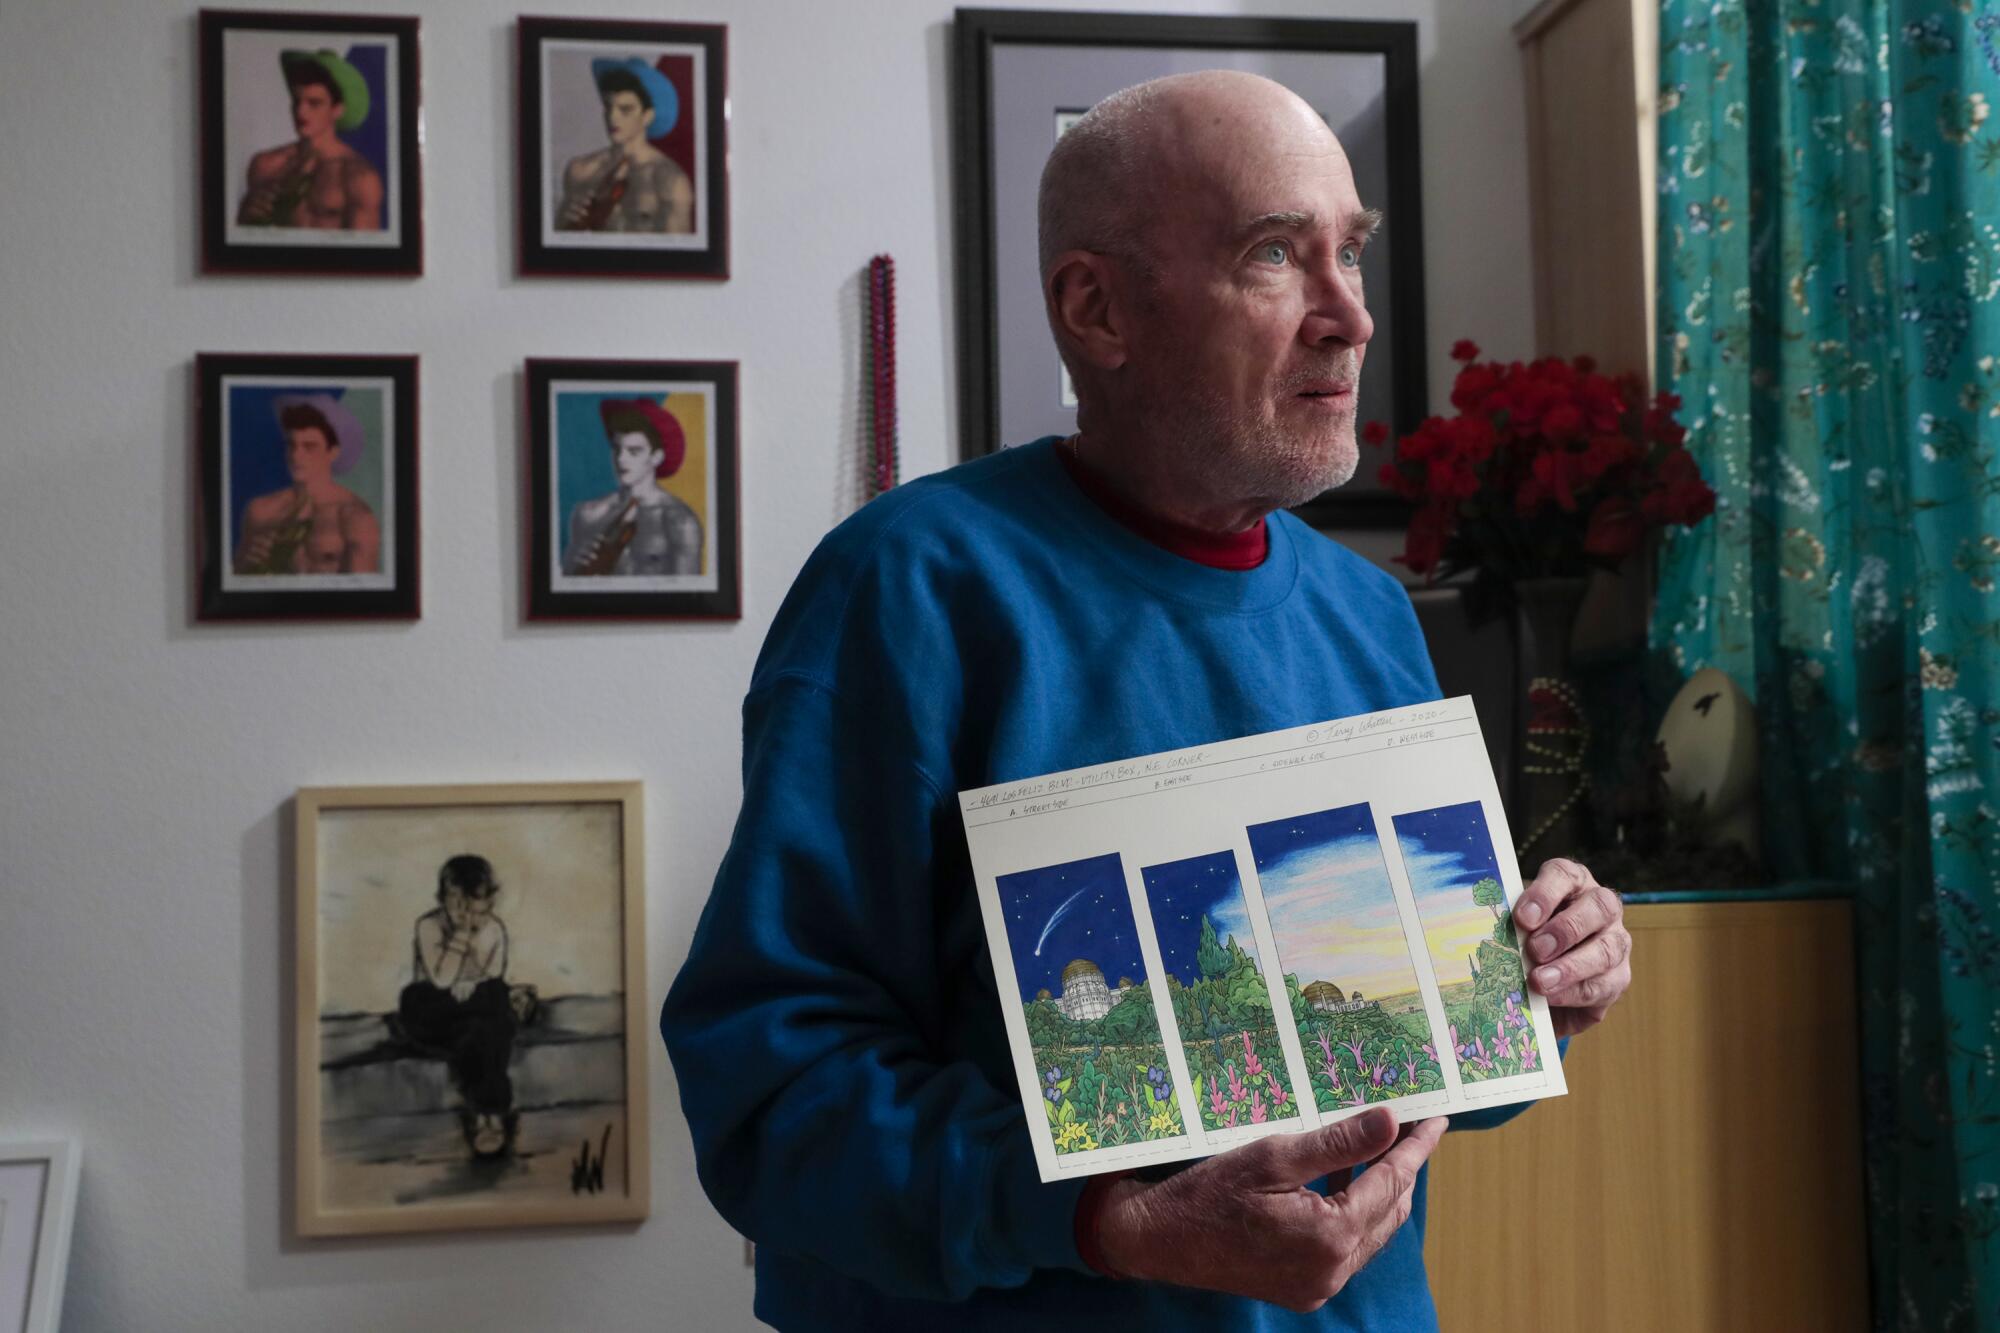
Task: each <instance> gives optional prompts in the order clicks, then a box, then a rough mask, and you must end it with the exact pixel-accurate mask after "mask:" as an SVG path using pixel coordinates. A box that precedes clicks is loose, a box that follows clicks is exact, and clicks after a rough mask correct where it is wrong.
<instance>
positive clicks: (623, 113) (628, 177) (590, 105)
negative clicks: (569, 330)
mask: <svg viewBox="0 0 2000 1333" xmlns="http://www.w3.org/2000/svg"><path fill="white" fill-rule="evenodd" d="M726 37H727V29H726V28H724V27H723V26H722V25H720V24H708V23H656V22H650V21H638V20H617V21H609V20H595V19H553V18H523V19H521V20H520V26H519V29H518V45H519V60H520V88H521V105H520V122H519V133H520V150H521V168H520V181H519V185H520V198H519V210H520V213H519V227H520V242H521V251H520V265H521V271H522V272H523V273H524V274H563V273H572V274H615V275H624V276H653V277H697V278H722V277H727V276H728V274H729V247H728V231H729V226H728V207H727V183H728V151H727V146H726V140H725V135H724V130H725V121H726V117H727V108H728V94H727V91H726V88H725V86H724V85H725V79H726V74H727V71H726V68H725V65H726V61H725V58H724V47H725V42H726Z"/></svg>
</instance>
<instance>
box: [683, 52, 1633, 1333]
mask: <svg viewBox="0 0 2000 1333" xmlns="http://www.w3.org/2000/svg"><path fill="white" fill-rule="evenodd" d="M1374 221H1375V218H1374V216H1373V215H1371V214H1370V213H1369V212H1367V211H1366V210H1365V209H1363V207H1362V205H1361V201H1360V200H1359V199H1358V198H1357V197H1356V195H1355V189H1354V182H1353V178H1352V175H1351V173H1350V171H1349V169H1348V164H1347V160H1346V157H1345V155H1344V154H1343V152H1342V151H1341V148H1340V145H1339V144H1338V143H1337V142H1336V141H1335V139H1334V138H1333V136H1332V134H1331V132H1330V131H1329V130H1328V129H1327V127H1326V126H1325V124H1324V123H1322V122H1321V121H1320V119H1319V117H1317V116H1316V115H1314V114H1313V112H1312V111H1311V109H1310V108H1308V107H1307V106H1306V105H1305V104H1304V103H1303V102H1301V101H1299V99H1297V98H1296V97H1294V96H1292V95H1291V94H1290V93H1288V92H1286V91H1285V90H1284V89H1282V88H1280V87H1279V86H1278V85H1276V84H1273V83H1270V82H1268V81H1266V80H1263V79H1260V78H1255V77H1253V76H1249V75H1244V74H1236V73H1226V72H1208V73H1203V74H1191V75H1180V76H1175V77H1173V78H1169V79H1165V80H1160V81H1157V82H1155V83H1151V84H1145V85H1141V86H1140V87H1138V88H1134V89H1129V90H1127V91H1126V92H1123V93H1119V94H1116V95H1114V96H1113V97H1111V98H1109V99H1107V100H1106V101H1105V102H1104V103H1102V104H1100V105H1099V106H1098V107H1096V108H1095V109H1093V110H1092V111H1091V112H1090V114H1089V115H1088V116H1086V117H1085V118H1084V119H1083V120H1082V121H1081V122H1079V123H1078V124H1077V126H1076V127H1075V128H1073V129H1071V130H1070V132H1069V133H1068V134H1066V135H1065V136H1063V138H1062V139H1061V140H1060V141H1059V142H1058V144H1057V146H1056V148H1055V150H1054V152H1053V153H1052V154H1051V156H1050V159H1049V162H1048V165H1047V167H1046V168H1045V170H1044V173H1043V177H1042V189H1041V207H1040V229H1041V269H1042V274H1043V283H1044V296H1045V299H1046V306H1047V310H1048V314H1049V321H1050V324H1051V326H1052V328H1053V330H1054V332H1055V336H1056V340H1057V343H1058V346H1059V348H1060V350H1061V353H1062V356H1063V359H1064V361H1065V363H1066V364H1067V365H1068V366H1069V368H1070V372H1071V375H1072V377H1073V379H1074V381H1075V384H1076V388H1077V396H1078V399H1079V415H1078V425H1079V433H1078V435H1077V436H1075V437H1073V439H1072V440H1071V441H1068V442H1066V443H1064V444H1058V443H1057V442H1056V441H1053V440H1044V441H1039V442H1037V443H1035V444H1031V445H1025V446H1022V447H1020V448H1016V449H1011V450H1008V451H1006V452H1004V453H1002V454H999V455H995V456H992V457H988V458H983V459H980V460H978V461H976V462H973V463H969V464H966V465H964V466H962V467H959V468H955V469H952V470H951V471H949V472H945V473H943V474H940V475H937V476H934V477H928V478H924V479H922V480H919V481H916V482H913V483H911V484H910V485H908V486H905V487H902V488H900V489H898V490H896V491H893V492H891V493H890V494H889V495H887V496H885V497H883V498H882V499H880V500H877V501H876V502H875V503H873V504H871V505H869V506H867V507H866V508H864V509H863V510H862V511H861V512H860V513H859V514H857V515H856V516H855V517H854V518H853V519H851V520H849V521H848V522H847V523H845V524H843V525H842V526H841V527H840V528H839V529H838V530H837V531H836V532H835V533H834V534H833V535H831V536H830V537H829V538H828V539H827V540H826V541H825V542H824V543H823V544H822V545H821V547H820V549H819V551H818V552H816V553H815V554H814V556H813V558H812V559H811V560H810V561H809V562H808V564H807V566H806V569H805V570H804V572H803V573H802V574H801V575H800V577H799V580H798V582H797V583H796V584H795V585H794V587H793V589H792V592H791V595H790V597H789V598H788V599H787V600H786V603H785V605H784V607H783V608H782V609H781V610H780V612H779V614H778V618H777V621H776V623H775V624H774V625H773V627H772V630H771V634H770V638H769V639H768V641H767V642H766V644H765V647H764V652H763V656H762V658H761V660H760V661H759V663H758V666H757V669H756V673H755V675H754V676H753V679H752V682H751V689H750V694H749V696H748V698H747V699H746V701H745V703H744V760H743V763H744V804H743V812H742V815H741V818H740V822H739V823H738V825H737V832H736V837H735V839H734V841H733V843H732V844H731V847H730V850H729V853H728V856H727V857H726V859H725V860H724V862H723V865H722V869H721V872H720V874H719V875H718V877H717V880H716V884H715V889H714V892H713V894H712V895H711V897H710V899H709V903H708V906H707V908H706V910H705V911H704V913H703V916H702V920H701V924H700V926H699V928H698V930H697V932H696V935H695V940H694V945H693V949H692V951H691V953H690V956H689V958H688V962H687V964H686V966H685V967H684V968H683V969H682V972H681V974H680V976H679V978H678V979H677V980H676V982H675V984H674V987H673V989H672V991H671V992H670V993H669V995H668V997H667V1001H666V1005H665V1007H664V1009H663V1011H662V1015H661V1027H662V1031H663V1033H664V1035H665V1038H666V1041H667V1046H668V1049H669V1051H670V1052H671V1053H672V1056H673V1059H674V1063H675V1069H676V1073H677V1075H678V1077H679V1081H680V1087H681V1099H682V1104H683V1106H684V1107H685V1109H686V1111H687V1115H688V1120H689V1124H690V1126H691V1128H692V1131H693V1135H694V1144H695V1152H696V1163H697V1166H698V1168H699V1170H700V1173H701V1179H702V1183H703V1185H704V1187H705V1188H706V1190H707V1192H708V1194H709V1197H710V1198H711V1200H713V1201H714V1202H715V1204H716V1206H717V1208H718V1209H719V1210H720V1211H721V1212H722V1214H723V1216H724V1217H725V1218H727V1219H728V1220H729V1221H730V1222H731V1223H732V1224H733V1225H734V1226H736V1227H737V1228H738V1229H739V1230H740V1231H742V1232H743V1234H745V1235H746V1236H749V1237H750V1238H751V1239H752V1240H755V1241H756V1242H757V1243H758V1244H757V1272H758V1283H757V1312H758V1314H759V1316H760V1317H762V1318H764V1319H765V1320H767V1321H768V1322H771V1323H773V1324H775V1325H777V1326H778V1327H781V1328H854V1327H869V1328H877V1329H932V1328H944V1327H950V1328H981V1329H985V1328H994V1329H1002V1328H1038V1327H1050V1326H1055V1325H1058V1324H1060V1325H1063V1326H1069V1325H1072V1324H1074V1325H1076V1326H1080V1327H1103V1328H1120V1329H1125V1328H1131V1329H1146V1330H1149V1333H1161V1331H1162V1330H1178V1329H1194V1328H1203V1329H1264V1328H1273V1329H1275V1328H1320V1329H1335V1328H1338V1329H1349V1330H1352V1329H1368V1330H1390V1329H1394V1330H1398V1331H1399V1333H1409V1331H1411V1330H1424V1329H1434V1328H1435V1327H1436V1317H1435V1314H1434V1312H1433V1310H1432V1306H1431V1301H1430V1294H1429V1289H1428V1285H1427V1282H1426V1280H1425V1276H1424V1270H1423V1258H1422V1228H1423V1207H1424V1195H1423V1176H1422V1167H1423V1164H1424V1162H1425V1159H1426V1158H1427V1157H1428V1155H1429V1153H1430V1151H1431V1149H1432V1147H1433V1146H1434V1145H1435V1144H1436V1142H1437V1140H1438V1137H1439V1135H1440V1134H1441V1133H1442V1132H1443V1129H1444V1125H1443V1123H1442V1122H1441V1121H1438V1120H1431V1121H1427V1122H1424V1123H1422V1124H1419V1125H1415V1126H1411V1127H1407V1128H1406V1130H1405V1131H1404V1133H1403V1134H1402V1136H1401V1137H1400V1138H1399V1137H1398V1134H1397V1132H1396V1130H1395V1127H1394V1125H1393V1123H1392V1119H1391V1116H1390V1115H1389V1113H1388V1112H1387V1111H1384V1110H1380V1109H1377V1110H1375V1111H1371V1112H1369V1113H1367V1114H1364V1115H1362V1116H1358V1117H1355V1118H1353V1119H1350V1120H1347V1121H1344V1122H1342V1123H1340V1124H1337V1125H1334V1126H1331V1127H1328V1128H1326V1129H1322V1130H1317V1131H1312V1132H1308V1133H1305V1134H1300V1135H1297V1136H1279V1137H1273V1138H1270V1139H1266V1140H1263V1141H1261V1142H1257V1143H1253V1144H1250V1145H1247V1146H1245V1147H1241V1148H1238V1149H1236V1150H1234V1151H1232V1152H1228V1153H1224V1154H1221V1155H1219V1156H1216V1157H1212V1158H1209V1159H1208V1160H1206V1161H1203V1162H1200V1163H1198V1164H1196V1165H1194V1166H1191V1167H1189V1168H1187V1169H1185V1170H1179V1171H1173V1172H1171V1173H1168V1174H1164V1175H1163V1177H1162V1178H1155V1179H1145V1178H1139V1177H1126V1178H1122V1179H1113V1178H1109V1177H1098V1178H1095V1179H1093V1180H1092V1181H1091V1182H1089V1183H1086V1182H1083V1181H1065V1182H1062V1183H1058V1184H1052V1185H1043V1184H1041V1183H1039V1180H1038V1177H1037V1173H1036V1168H1035V1161H1034V1153H1033V1150H1032V1148H1031V1146H1030V1142H1029V1138H1028V1131H1027V1127H1026V1124H1025V1122H1024V1120H1023V1115H1022V1110H1021V1106H1020V1102H1019V1099H1018V1095H1017V1092H1016V1083H1015V1074H1014V1067H1013V1061H1012V1057H1011V1055H1010V1053H1009V1049H1008V1044H1007V1039H1006V1034H1005V1030H1004V1028H1003V1026H1002V1022H1001V1008H1000V1002H999V999H998V996H997V993H996V987H995V982H994V977H993V962H992V959H991V958H990V957H989V956H988V953H987V950H986V945H985V931H984V927H983V925H982V922H981V918H980V913H979V908H978V904H977V900H976V895H975V893H974V891H973V887H972V884H971V879H970V873H969V866H968V864H967V855H966V850H965V842H964V834H963V828H962V825H961V823H960V819H959V813H958V807H957V803H956V801H955V799H954V796H953V793H954V792H956V791H958V790H961V789H964V788H968V787H974V786H980V785H985V784H989V783H996V782H1006V781H1013V780H1016V779H1019V778H1024V777H1028V776H1030V775H1033V774H1038V773H1043V772H1048V771H1051V770H1057V769H1066V768H1071V767H1076V766H1081V765H1086V764H1096V763H1102V762H1107V761H1110V760H1114V759H1119V758H1123V757H1127V756H1130V755H1136V754H1145V753H1150V752H1153V751H1158V750H1165V749H1171V748H1176V747H1182V746H1188V745H1194V744H1200V743H1206V742H1211V741H1216V740H1221V739H1226V738H1229V737H1234V736H1242V735H1248V734H1254V733H1257V732H1262V731H1267V730H1272V729H1275V728H1279V727H1289V726H1296V725H1300V724H1303V723H1307V722H1311V721H1316V720H1320V719H1325V718H1332V717H1338V716H1343V715H1348V714H1353V713H1359V712H1364V711H1368V710H1372V709H1379V708H1386V707H1391V706H1396V705H1402V704H1409V703H1414V702H1419V701H1422V700H1427V699H1432V698H1435V697H1437V682H1436V681H1435V679H1434V678H1433V676H1432V673H1431V670H1430V666H1429V659H1428V656H1427V654H1426V652H1425V649H1424V645H1423V641H1422V638H1421V636H1420V634H1419V632H1418V629H1417V626H1416V621H1415V617H1414V615H1413V613H1412V612H1411V609H1410V605H1409V599H1408V597H1407V596H1406V595H1405V594H1404V593H1403V591H1402V589H1401V587H1400V586H1399V585H1398V584H1397V583H1396V582H1395V581H1394V580H1393V579H1392V578H1390V577H1389V576H1388V575H1386V574H1384V573H1382V572H1381V571H1379V570H1377V569H1375V568H1374V567H1372V566H1370V565H1368V564H1367V563H1366V562H1365V561H1363V560H1361V559H1360V558H1359V557H1357V556H1355V555H1353V554H1351V553H1349V552H1347V551H1346V550H1344V549H1342V548H1341V547H1339V546H1337V545H1335V544H1334V543H1332V542H1329V541H1326V540H1325V539H1323V538H1322V537H1320V536H1319V535H1318V534H1316V533H1314V532H1313V531H1312V530H1311V529H1309V528H1307V527H1305V526H1304V525H1303V524H1301V523H1300V522H1298V521H1297V520H1296V519H1295V518H1293V517H1292V516H1290V515H1289V514H1286V513H1284V512H1283V506H1286V505H1291V504H1296V503H1298V502H1300V501H1303V500H1305V499H1307V498H1309V497H1311V496H1313V495H1315V494H1317V493H1318V492H1319V491H1321V490H1322V489H1323V488H1325V487H1327V486H1331V485H1336V484H1338V483H1340V482H1342V481H1344V480H1346V479H1347V478H1348V477H1349V476H1350V475H1351V474H1352V472H1353V470H1354V466H1355V460H1356V445H1355V438H1354V416H1355V409H1354V392H1355V386H1356V383H1357V381H1358V376H1359V372H1360V367H1361V359H1362V356H1363V353H1364V350H1365V348H1366V345H1367V342H1368V339H1369V336H1370V335H1371V333H1372V332H1373V325H1372V324H1371V322H1370V320H1369V316H1368V311H1367V308H1366V304H1365V302H1364V299H1363V293H1362V288H1361V276H1360V262H1359V261H1360V254H1361V250H1362V247H1363V246H1365V245H1366V244H1367V239H1368V233H1369V231H1370V230H1371V228H1372V225H1373V223H1374ZM1516 919H1517V920H1518V922H1519V923H1520V924H1521V926H1522V927H1523V928H1524V929H1525V930H1527V931H1528V932H1531V933H1530V935H1529V939H1528V952H1529V957H1530V958H1531V960H1533V962H1534V963H1536V964H1538V965H1539V964H1546V965H1547V968H1544V967H1539V966H1538V968H1537V971H1536V973H1535V978H1536V979H1535V981H1534V983H1533V984H1535V985H1536V986H1537V988H1538V989H1539V990H1540V991H1541V992H1542V993H1543V994H1545V995H1547V996H1548V998H1549V1001H1550V1003H1551V1005H1552V1006H1553V1007H1554V1016H1555V1021H1556V1029H1557V1032H1558V1034H1559V1035H1563V1036H1567V1035H1568V1034H1570V1033H1574V1032H1577V1031H1580V1030H1581V1029H1582V1028H1584V1027H1587V1026H1589V1025H1590V1024H1592V1023H1595V1022H1597V1021H1598V1020H1600V1019H1601V1018H1602V1017H1603V1016H1604V1012H1605V1010H1606V1009H1607V1008H1608V1007H1609V1006H1610V1005H1611V1004H1612V1003H1613V1002H1614V1001H1615V1000H1616V999H1617V998H1618V996H1619V995H1620V994H1621V993H1622V992H1623V990H1624V989H1625V987H1626V986H1627V985H1628V984H1629V979H1630V969H1629V966H1628V964H1627V962H1626V955H1627V951H1628V948H1629V936H1628V935H1627V934H1626V933H1625V931H1624V927H1623V924H1622V922H1621V920H1620V906H1619V902H1618V899H1617V897H1616V895H1614V894H1611V893H1609V892H1608V891H1605V890H1601V889H1599V888H1598V887H1597V886H1596V885H1595V883H1594V882H1593V881H1591V880H1590V878H1589V876H1588V872H1586V871H1584V870H1582V868H1581V867H1578V866H1575V865H1574V864H1573V863H1570V862H1551V863H1550V864H1548V865H1546V866H1544V867H1543V868H1542V871H1541V873H1540V874H1539V875H1537V876H1536V878H1535V880H1534V882H1533V884H1532V885H1531V886H1530V887H1529V888H1528V890H1527V891H1526V893H1525V894H1524V896H1523V898H1522V900H1521V902H1520V903H1519V904H1518V905H1517V912H1516ZM1548 968H1552V969H1553V975H1551V974H1550V973H1549V971H1548ZM1513 1109H1515V1108H1506V1109H1502V1110H1488V1111H1483V1112H1474V1113H1471V1114H1470V1115H1467V1116H1464V1117H1462V1120H1463V1121H1467V1122H1471V1123H1473V1124H1492V1123H1497V1122H1499V1121H1500V1120H1503V1119H1505V1118H1507V1116H1508V1115H1509V1114H1511V1112H1512V1110H1513ZM1371 1163H1372V1164H1371ZM1364 1164H1371V1165H1368V1168H1367V1170H1365V1171H1364V1172H1363V1173H1362V1174H1360V1175H1359V1176H1358V1177H1356V1178H1353V1179H1351V1180H1350V1179H1349V1176H1348V1170H1349V1169H1350V1168H1352V1167H1356V1166H1361V1165H1364ZM1153 1174H1155V1175H1159V1174H1160V1173H1153ZM1406 1223H1408V1225H1405V1224H1406ZM942 1302H956V1304H955V1305H945V1304H941V1303H942Z"/></svg>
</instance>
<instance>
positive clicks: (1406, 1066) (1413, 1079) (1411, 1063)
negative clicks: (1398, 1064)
mask: <svg viewBox="0 0 2000 1333" xmlns="http://www.w3.org/2000/svg"><path fill="white" fill-rule="evenodd" d="M1403 1072H1404V1073H1405V1074H1408V1075H1409V1076H1410V1086H1411V1087H1413V1088H1414V1087H1416V1086H1417V1057H1416V1056H1414V1055H1413V1056H1411V1057H1410V1058H1409V1059H1407V1060H1405V1061H1403Z"/></svg>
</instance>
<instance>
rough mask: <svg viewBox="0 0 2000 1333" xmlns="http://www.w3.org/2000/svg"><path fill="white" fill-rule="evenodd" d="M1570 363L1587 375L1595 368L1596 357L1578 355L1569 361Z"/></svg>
mask: <svg viewBox="0 0 2000 1333" xmlns="http://www.w3.org/2000/svg"><path fill="white" fill-rule="evenodd" d="M1570 364H1571V365H1572V366H1575V367H1576V368H1577V369H1578V370H1580V371H1582V372H1583V373H1584V374H1586V375H1588V374H1589V373H1590V372H1591V371H1593V370H1596V369H1597V358H1596V357H1594V356H1580V357H1577V358H1576V359H1575V360H1574V361H1572V362H1570Z"/></svg>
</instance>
